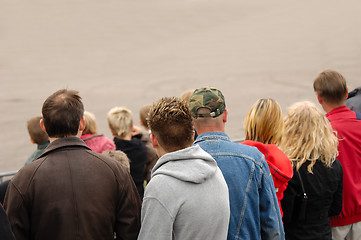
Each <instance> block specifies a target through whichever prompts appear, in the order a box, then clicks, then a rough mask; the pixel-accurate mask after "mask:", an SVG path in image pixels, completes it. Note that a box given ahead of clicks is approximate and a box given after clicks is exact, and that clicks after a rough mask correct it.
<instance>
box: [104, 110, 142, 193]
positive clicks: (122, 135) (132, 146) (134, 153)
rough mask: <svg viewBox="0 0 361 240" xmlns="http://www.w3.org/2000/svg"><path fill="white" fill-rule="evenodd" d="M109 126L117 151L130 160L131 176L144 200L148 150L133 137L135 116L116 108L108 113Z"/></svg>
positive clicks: (128, 111)
mask: <svg viewBox="0 0 361 240" xmlns="http://www.w3.org/2000/svg"><path fill="white" fill-rule="evenodd" d="M108 124H109V128H110V131H111V132H112V134H113V136H114V143H115V147H116V150H121V151H123V152H124V153H125V154H126V155H127V156H128V158H129V161H130V175H131V176H132V178H133V180H134V183H135V185H136V187H137V189H138V192H139V195H140V197H141V198H143V194H144V179H145V176H144V168H145V164H146V162H147V150H146V148H145V145H144V143H143V142H142V141H141V140H140V138H138V137H133V131H134V125H133V114H132V112H131V111H130V110H129V109H127V108H125V107H114V108H112V109H111V110H110V111H109V112H108Z"/></svg>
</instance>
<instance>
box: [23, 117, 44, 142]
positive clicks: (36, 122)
mask: <svg viewBox="0 0 361 240" xmlns="http://www.w3.org/2000/svg"><path fill="white" fill-rule="evenodd" d="M41 119H42V117H41V116H37V117H33V118H30V119H29V120H28V121H27V123H26V125H27V128H28V132H29V135H30V137H31V139H32V140H33V141H34V142H35V143H36V144H40V143H43V142H45V141H47V140H49V137H48V134H46V132H44V131H43V130H42V129H41V127H40V120H41Z"/></svg>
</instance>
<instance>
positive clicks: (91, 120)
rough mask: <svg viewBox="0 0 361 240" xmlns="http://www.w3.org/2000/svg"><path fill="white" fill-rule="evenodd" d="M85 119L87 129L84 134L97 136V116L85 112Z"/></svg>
mask: <svg viewBox="0 0 361 240" xmlns="http://www.w3.org/2000/svg"><path fill="white" fill-rule="evenodd" d="M84 119H85V128H84V130H83V134H96V133H97V123H96V119H95V115H94V114H93V113H91V112H88V111H84Z"/></svg>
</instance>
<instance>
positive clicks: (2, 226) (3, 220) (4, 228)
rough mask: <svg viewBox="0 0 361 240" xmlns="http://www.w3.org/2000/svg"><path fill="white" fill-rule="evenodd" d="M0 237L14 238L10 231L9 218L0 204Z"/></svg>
mask: <svg viewBox="0 0 361 240" xmlns="http://www.w3.org/2000/svg"><path fill="white" fill-rule="evenodd" d="M0 239H2V240H15V237H14V234H13V232H12V231H11V226H10V223H9V219H8V217H7V215H6V213H5V210H4V208H3V206H2V205H1V204H0Z"/></svg>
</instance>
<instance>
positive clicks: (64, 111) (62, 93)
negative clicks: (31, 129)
mask: <svg viewBox="0 0 361 240" xmlns="http://www.w3.org/2000/svg"><path fill="white" fill-rule="evenodd" d="M83 113H84V106H83V103H82V101H81V97H80V96H79V95H78V92H77V91H74V90H67V89H61V90H58V91H56V92H55V93H53V94H52V95H50V96H49V97H48V98H47V99H46V100H45V102H44V104H43V108H42V114H43V122H44V126H45V129H46V132H47V133H48V136H49V137H57V138H62V137H69V136H75V135H77V134H78V130H79V124H80V120H81V118H82V117H83Z"/></svg>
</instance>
